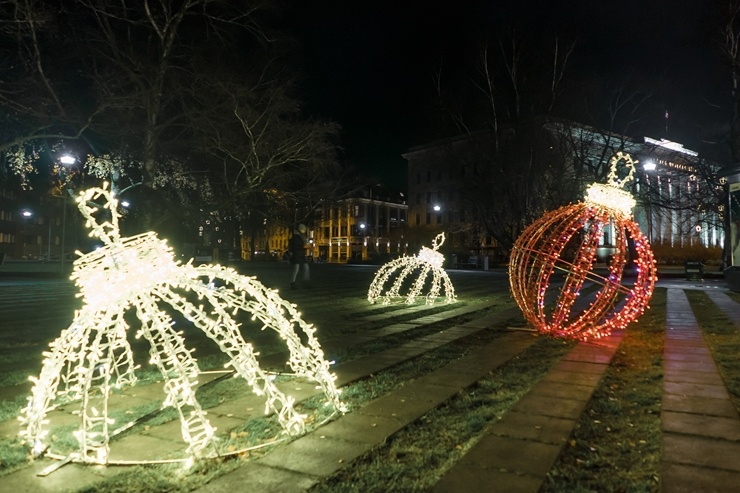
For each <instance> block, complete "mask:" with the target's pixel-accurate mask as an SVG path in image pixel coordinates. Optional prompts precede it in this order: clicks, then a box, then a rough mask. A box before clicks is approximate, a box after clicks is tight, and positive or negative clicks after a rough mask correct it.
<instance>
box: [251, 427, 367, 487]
mask: <svg viewBox="0 0 740 493" xmlns="http://www.w3.org/2000/svg"><path fill="white" fill-rule="evenodd" d="M365 452H367V446H366V445H365V444H363V443H360V442H356V441H349V440H343V439H340V438H333V437H329V436H323V435H319V434H318V433H314V434H311V435H307V436H304V437H302V438H300V439H298V440H294V441H292V442H290V443H288V444H286V445H283V446H281V447H279V448H276V449H275V450H274V451H272V452H271V453H269V454H267V455H265V456H264V457H261V458H259V459H257V460H256V462H257V463H259V464H263V465H267V466H272V467H279V468H283V469H288V470H290V471H294V472H299V473H302V474H305V475H307V476H319V477H326V476H330V475H332V474H334V473H335V472H336V471H338V470H339V469H341V468H342V467H344V466H345V465H346V464H349V463H350V462H352V461H353V460H355V459H356V458H357V457H359V456H360V455H362V454H364V453H365Z"/></svg>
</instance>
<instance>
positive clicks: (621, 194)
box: [584, 152, 637, 217]
mask: <svg viewBox="0 0 740 493" xmlns="http://www.w3.org/2000/svg"><path fill="white" fill-rule="evenodd" d="M620 161H624V165H625V167H626V168H627V169H628V170H629V171H628V173H627V176H626V177H624V179H622V180H620V179H619V178H617V164H619V162H620ZM609 164H610V166H609V174H608V175H607V181H608V182H607V184H605V185H604V184H601V183H592V184H591V185H589V186H588V188H587V189H586V198H585V200H584V202H585V203H587V204H588V203H591V204H595V205H598V206H601V207H606V208H608V209H612V210H616V211H618V212H620V213H621V214H622V215H623V216H624V217H630V216H632V209H634V207H635V199H634V197H632V194H631V193H629V192H627V191H626V190H622V187H624V186H625V185H626V184H627V182H629V181H630V180H632V176H633V174H634V172H635V164H637V161H635V160H634V159H632V156H630V155H629V154H626V153H623V152H618V153H616V154H615V155H614V156H613V157H612V158H611V160H610V162H609Z"/></svg>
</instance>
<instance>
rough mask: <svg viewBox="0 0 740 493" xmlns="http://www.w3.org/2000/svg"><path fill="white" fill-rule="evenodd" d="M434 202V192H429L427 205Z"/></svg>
mask: <svg viewBox="0 0 740 493" xmlns="http://www.w3.org/2000/svg"><path fill="white" fill-rule="evenodd" d="M431 202H432V192H427V204H430V203H431Z"/></svg>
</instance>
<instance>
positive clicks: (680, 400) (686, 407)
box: [661, 394, 737, 418]
mask: <svg viewBox="0 0 740 493" xmlns="http://www.w3.org/2000/svg"><path fill="white" fill-rule="evenodd" d="M661 409H662V410H663V411H676V412H684V413H694V414H702V415H708V416H725V417H728V418H736V417H737V410H736V409H735V406H733V405H732V402H730V401H729V400H728V399H712V398H708V397H697V396H687V395H671V394H663V399H662V401H661Z"/></svg>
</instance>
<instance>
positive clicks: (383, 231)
mask: <svg viewBox="0 0 740 493" xmlns="http://www.w3.org/2000/svg"><path fill="white" fill-rule="evenodd" d="M365 195H366V196H364V197H355V198H350V199H346V200H342V201H340V202H337V203H336V204H333V205H331V206H328V207H324V208H322V209H321V210H319V211H318V212H317V214H316V217H315V220H314V224H313V225H312V226H309V228H310V230H311V231H310V234H311V241H312V246H313V249H312V250H313V252H312V254H313V257H314V258H316V259H321V260H322V261H326V262H333V263H346V262H368V261H374V260H382V259H384V258H387V257H397V256H400V255H403V254H404V253H405V252H406V250H407V248H408V246H409V245H408V233H407V229H408V228H407V219H408V205H407V204H406V203H405V201H404V200H403V199H402V198H401V197H400V196H399V197H398V198H397V199H394V198H393V197H389V196H383V195H380V194H374V193H373V191H372V190H369V192H368V193H366V194H365Z"/></svg>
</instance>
